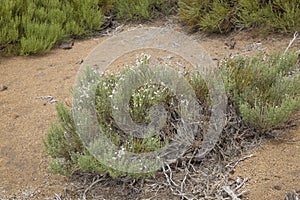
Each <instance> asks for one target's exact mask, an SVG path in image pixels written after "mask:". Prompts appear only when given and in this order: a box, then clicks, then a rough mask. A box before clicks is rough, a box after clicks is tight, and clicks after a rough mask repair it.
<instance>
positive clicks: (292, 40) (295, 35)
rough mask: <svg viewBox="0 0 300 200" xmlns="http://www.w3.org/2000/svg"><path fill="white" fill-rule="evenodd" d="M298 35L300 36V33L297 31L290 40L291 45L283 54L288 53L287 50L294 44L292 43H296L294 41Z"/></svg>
mask: <svg viewBox="0 0 300 200" xmlns="http://www.w3.org/2000/svg"><path fill="white" fill-rule="evenodd" d="M298 36H299V34H298V32H297V31H296V32H295V33H294V38H293V39H291V41H290V43H289V45H288V46H287V48H286V49H285V51H284V53H283V55H285V54H286V52H287V51H288V50H289V48H290V47H291V46H292V44H293V43H294V41H295V40H296V39H298Z"/></svg>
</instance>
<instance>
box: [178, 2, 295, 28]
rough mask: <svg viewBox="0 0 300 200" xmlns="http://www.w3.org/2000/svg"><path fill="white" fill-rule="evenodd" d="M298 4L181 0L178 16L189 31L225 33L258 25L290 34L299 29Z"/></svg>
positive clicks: (258, 26) (257, 26)
mask: <svg viewBox="0 0 300 200" xmlns="http://www.w3.org/2000/svg"><path fill="white" fill-rule="evenodd" d="M299 5H300V1H299V0H293V1H282V0H275V1H261V0H238V1H234V0H205V1H197V0H179V18H180V21H182V22H183V23H184V24H187V25H188V27H189V29H190V30H198V29H200V30H203V31H205V32H217V33H226V32H229V31H231V30H233V29H243V28H257V29H258V30H260V31H261V32H283V33H288V32H294V31H297V30H299V22H300V18H299V15H300V7H299Z"/></svg>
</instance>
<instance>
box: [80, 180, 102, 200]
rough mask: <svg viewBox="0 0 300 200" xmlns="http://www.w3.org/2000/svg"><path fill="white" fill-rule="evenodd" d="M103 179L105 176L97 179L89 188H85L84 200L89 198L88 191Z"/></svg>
mask: <svg viewBox="0 0 300 200" xmlns="http://www.w3.org/2000/svg"><path fill="white" fill-rule="evenodd" d="M103 179H104V177H102V178H99V179H97V180H95V181H94V182H93V183H92V184H91V185H90V186H89V187H87V188H86V189H85V190H84V192H83V194H82V199H83V200H86V199H87V198H86V194H87V193H88V191H89V190H90V189H91V188H92V187H93V186H94V185H96V184H97V183H99V182H100V181H102V180H103Z"/></svg>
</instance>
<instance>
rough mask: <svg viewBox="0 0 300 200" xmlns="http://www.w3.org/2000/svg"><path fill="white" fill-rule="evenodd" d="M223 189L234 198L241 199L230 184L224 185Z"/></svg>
mask: <svg viewBox="0 0 300 200" xmlns="http://www.w3.org/2000/svg"><path fill="white" fill-rule="evenodd" d="M223 190H224V191H225V192H226V193H227V194H228V195H229V196H230V197H231V198H232V200H240V198H239V197H238V195H236V194H235V193H234V191H233V190H232V189H231V188H230V187H229V186H224V187H223Z"/></svg>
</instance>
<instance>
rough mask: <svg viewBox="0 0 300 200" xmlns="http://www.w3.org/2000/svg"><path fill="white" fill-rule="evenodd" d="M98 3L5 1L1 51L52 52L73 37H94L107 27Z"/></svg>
mask: <svg viewBox="0 0 300 200" xmlns="http://www.w3.org/2000/svg"><path fill="white" fill-rule="evenodd" d="M98 3H99V1H98V0H87V1H80V0H76V1H62V0H53V1H46V0H26V1H9V2H7V1H5V0H0V4H1V5H3V6H1V8H0V27H1V32H0V50H2V51H3V52H4V53H9V52H11V49H14V53H16V54H22V55H28V54H36V53H44V52H47V51H49V49H51V48H52V47H53V46H54V45H55V44H56V43H58V42H61V41H62V40H66V39H68V38H70V37H75V36H76V37H78V36H84V35H88V34H90V33H91V32H92V31H94V30H97V29H99V28H100V26H101V25H102V24H103V23H104V17H103V15H102V11H101V9H100V8H99V5H98Z"/></svg>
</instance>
